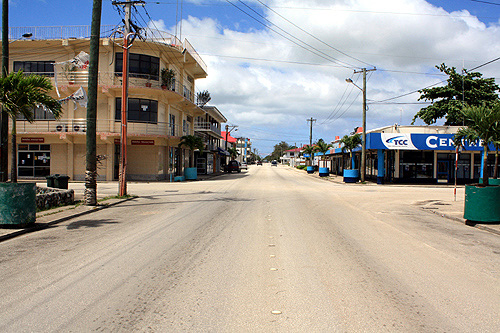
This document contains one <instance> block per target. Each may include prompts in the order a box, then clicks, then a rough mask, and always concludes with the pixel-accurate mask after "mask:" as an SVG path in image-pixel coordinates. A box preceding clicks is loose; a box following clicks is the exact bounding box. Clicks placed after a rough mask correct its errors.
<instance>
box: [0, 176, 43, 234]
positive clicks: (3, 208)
mask: <svg viewBox="0 0 500 333" xmlns="http://www.w3.org/2000/svg"><path fill="white" fill-rule="evenodd" d="M35 220H36V184H35V183H0V225H1V226H3V227H18V228H24V227H27V226H29V225H30V224H33V223H35Z"/></svg>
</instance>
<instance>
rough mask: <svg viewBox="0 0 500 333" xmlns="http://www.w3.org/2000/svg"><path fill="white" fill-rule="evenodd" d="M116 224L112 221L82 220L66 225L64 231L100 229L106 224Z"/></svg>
mask: <svg viewBox="0 0 500 333" xmlns="http://www.w3.org/2000/svg"><path fill="white" fill-rule="evenodd" d="M116 223H118V222H115V221H112V220H83V221H76V222H72V223H70V224H68V226H67V227H66V229H68V230H75V229H80V228H98V227H102V226H104V225H106V224H116Z"/></svg>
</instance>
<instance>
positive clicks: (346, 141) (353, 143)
mask: <svg viewBox="0 0 500 333" xmlns="http://www.w3.org/2000/svg"><path fill="white" fill-rule="evenodd" d="M340 143H341V144H342V152H343V153H344V152H345V151H346V150H347V151H349V163H350V164H349V169H344V172H343V175H344V182H345V183H356V182H357V181H358V180H359V170H358V169H354V164H355V163H354V154H353V150H354V149H355V148H356V147H357V146H359V145H360V144H361V143H362V140H361V135H360V134H359V133H356V134H354V135H351V136H348V135H344V137H343V138H342V139H340Z"/></svg>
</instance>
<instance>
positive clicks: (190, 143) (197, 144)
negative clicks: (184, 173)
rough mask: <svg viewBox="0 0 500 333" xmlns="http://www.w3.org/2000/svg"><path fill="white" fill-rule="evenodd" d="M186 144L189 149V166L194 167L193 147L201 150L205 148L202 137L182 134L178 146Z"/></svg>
mask: <svg viewBox="0 0 500 333" xmlns="http://www.w3.org/2000/svg"><path fill="white" fill-rule="evenodd" d="M182 146H186V147H188V148H189V150H190V156H189V167H190V168H193V167H194V151H195V149H199V150H203V149H204V148H205V144H204V143H203V140H202V138H200V137H199V136H195V135H184V136H183V137H181V142H180V143H179V147H182Z"/></svg>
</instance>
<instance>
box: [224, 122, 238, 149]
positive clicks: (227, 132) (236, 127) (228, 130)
mask: <svg viewBox="0 0 500 333" xmlns="http://www.w3.org/2000/svg"><path fill="white" fill-rule="evenodd" d="M231 127H232V128H231V129H229V125H226V151H227V136H228V134H229V133H231V132H232V131H233V130H234V131H235V132H236V131H237V130H238V126H237V125H232V126H231Z"/></svg>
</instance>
